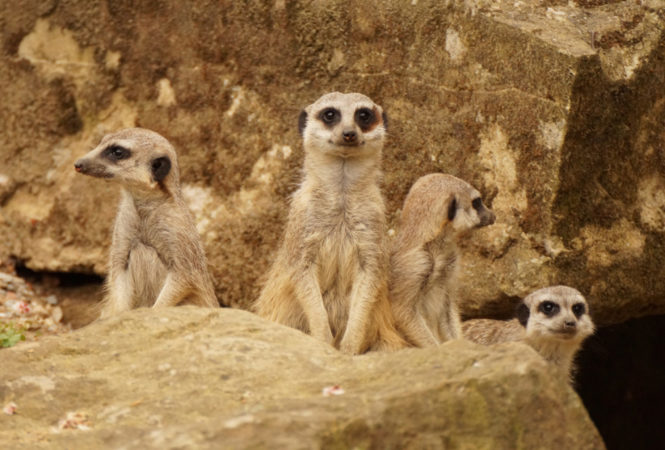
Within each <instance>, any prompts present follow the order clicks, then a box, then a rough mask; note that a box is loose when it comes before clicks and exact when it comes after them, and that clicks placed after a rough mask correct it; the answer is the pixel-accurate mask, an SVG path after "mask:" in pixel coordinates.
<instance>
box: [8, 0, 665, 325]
mask: <svg viewBox="0 0 665 450" xmlns="http://www.w3.org/2000/svg"><path fill="white" fill-rule="evenodd" d="M638 3H640V4H638ZM516 5H517V6H516ZM664 28H665V4H664V2H662V1H658V0H648V1H642V2H633V1H625V2H617V1H584V2H582V1H579V2H572V3H571V2H566V1H549V2H542V1H538V2H536V1H522V2H513V1H509V2H500V1H481V0H479V1H470V0H469V1H445V2H444V1H439V0H431V1H414V2H404V1H401V0H394V1H387V2H384V1H382V2H378V1H376V2H371V1H368V2H356V3H354V4H352V5H349V4H348V2H345V1H341V0H340V1H324V2H307V1H290V0H289V1H284V0H277V1H275V2H259V1H255V2H242V4H241V3H239V2H233V1H226V2H224V1H222V2H220V1H207V2H196V4H194V5H192V4H185V3H183V2H178V1H170V0H162V1H146V2H141V4H140V5H139V6H136V5H134V4H133V3H132V2H121V1H113V2H95V3H90V2H86V1H76V0H75V1H70V2H58V1H50V2H45V1H42V0H39V1H36V0H35V1H29V0H22V1H20V2H18V3H17V2H3V3H2V5H0V39H1V44H2V45H1V47H0V52H2V58H0V91H1V93H2V98H3V101H2V103H1V104H0V123H2V124H3V127H2V130H1V132H0V205H1V209H0V255H1V256H2V257H3V258H7V257H9V256H13V257H16V258H18V259H19V260H21V261H23V262H24V263H25V265H26V266H27V267H29V268H31V269H33V270H38V271H43V270H46V271H59V272H62V271H65V272H67V271H74V272H82V273H92V272H94V273H97V274H103V273H104V272H105V261H106V253H107V250H108V245H109V243H110V228H111V224H112V220H113V217H114V215H115V207H116V202H117V192H116V190H115V188H114V187H113V186H112V185H111V184H106V183H104V182H101V181H100V180H94V179H91V178H88V177H83V176H80V175H76V174H75V172H74V170H73V167H72V165H73V162H74V161H75V160H76V159H77V158H78V157H80V156H81V155H83V154H84V153H86V152H87V151H88V150H89V149H91V148H92V147H94V146H95V145H96V144H97V143H98V141H99V140H100V138H101V137H102V136H103V135H104V134H105V133H107V132H111V131H114V130H116V129H118V128H121V127H128V126H142V127H146V128H151V129H154V130H156V131H158V132H160V133H162V134H163V135H165V136H166V137H167V138H169V139H170V140H171V141H172V142H173V144H174V145H175V147H176V148H177V150H178V151H179V154H180V165H181V167H182V169H183V174H182V175H183V180H184V185H185V193H186V195H187V198H188V200H189V202H190V205H191V208H192V210H193V211H194V212H195V214H196V218H197V221H198V227H199V231H200V233H201V235H202V237H203V240H204V244H205V246H206V250H207V253H208V257H209V263H210V269H211V271H212V273H213V277H214V280H215V285H216V290H217V294H218V296H219V298H220V301H221V302H222V303H223V304H225V305H233V306H239V307H243V308H246V307H248V306H249V305H250V303H251V302H252V301H253V299H254V298H256V296H257V294H258V291H259V289H260V286H261V279H260V277H261V275H262V274H263V273H264V272H265V271H266V269H267V267H268V266H269V264H270V262H271V261H272V257H273V255H274V252H275V250H276V248H277V245H278V241H279V238H280V236H281V233H282V229H283V225H284V221H285V218H286V213H287V210H288V208H287V204H288V195H289V194H290V193H291V192H292V191H293V190H294V189H295V188H296V186H297V183H298V181H299V178H300V166H301V163H302V149H301V143H300V139H299V137H298V134H297V130H296V118H297V116H298V112H299V111H300V109H301V108H302V107H304V106H306V105H307V104H309V103H311V102H312V101H313V100H315V99H316V98H318V97H319V96H320V95H321V94H322V93H325V92H328V91H333V90H340V91H357V92H362V93H365V94H367V95H369V96H370V97H372V98H373V99H374V100H375V101H377V102H378V103H380V104H382V105H383V107H384V109H385V110H386V111H387V113H388V115H389V117H390V130H389V131H390V136H389V139H388V142H387V145H386V150H385V160H384V169H385V182H384V193H385V196H386V200H387V204H388V211H389V219H390V221H391V224H392V226H394V227H397V226H398V218H399V208H400V206H401V203H402V201H403V199H404V197H405V195H406V193H407V191H408V189H409V187H410V185H411V184H412V183H413V182H414V181H415V180H416V179H417V178H418V177H419V176H422V175H424V174H426V173H429V172H434V171H443V172H448V173H452V174H454V175H456V176H459V177H461V178H464V179H466V180H468V181H469V182H470V183H471V184H473V185H474V186H475V187H477V188H478V189H479V190H480V191H481V192H483V194H484V197H485V198H486V203H488V204H489V205H490V206H491V207H492V208H493V210H494V211H495V212H496V213H497V223H496V224H495V225H493V226H492V227H489V228H486V229H483V230H480V231H479V232H477V233H475V234H474V238H473V239H472V240H470V241H469V242H467V244H466V255H465V264H466V270H465V273H464V289H463V296H464V304H463V305H462V309H463V313H464V314H465V315H466V316H491V315H493V316H502V315H507V314H509V313H511V312H512V310H513V306H514V302H515V300H516V299H517V298H518V297H523V296H524V295H526V294H527V293H528V292H530V291H532V290H534V289H536V288H539V287H542V286H544V285H548V284H552V283H566V284H570V285H572V286H575V287H577V288H578V289H580V291H582V292H583V293H584V294H585V295H587V296H588V298H589V301H590V303H591V305H592V308H593V310H594V318H595V320H596V322H597V323H599V324H601V325H602V324H607V323H613V322H619V321H622V320H625V319H627V318H630V317H638V316H642V315H647V314H656V313H663V312H665V295H664V294H665V269H664V267H665V261H664V260H663V259H664V255H665V252H664V250H665V194H663V188H664V187H665V177H664V176H663V175H662V173H663V169H664V168H665V147H664V145H665V125H664V124H663V120H662V118H663V117H664V116H665V29H664Z"/></svg>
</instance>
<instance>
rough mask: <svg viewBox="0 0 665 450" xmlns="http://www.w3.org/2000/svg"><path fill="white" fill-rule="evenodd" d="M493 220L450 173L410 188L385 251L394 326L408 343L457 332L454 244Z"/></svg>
mask: <svg viewBox="0 0 665 450" xmlns="http://www.w3.org/2000/svg"><path fill="white" fill-rule="evenodd" d="M494 219H495V217H494V213H493V212H492V211H490V210H489V209H487V208H486V207H485V205H484V204H483V201H482V199H481V198H480V193H479V192H478V191H477V190H475V189H474V188H473V187H472V186H471V185H469V184H468V183H467V182H465V181H463V180H460V179H459V178H456V177H454V176H452V175H446V174H442V173H434V174H429V175H425V176H423V177H421V178H419V179H418V180H417V181H416V182H415V183H414V185H413V186H412V187H411V189H410V191H409V193H408V195H407V196H406V199H405V200H404V207H403V209H402V215H401V226H400V229H399V232H398V234H397V236H396V238H395V240H394V242H393V245H392V250H391V253H390V301H391V303H392V307H393V314H394V316H395V322H396V325H397V329H398V330H399V331H400V332H401V333H403V334H404V336H405V337H406V339H407V340H408V341H409V342H410V343H411V344H412V345H415V346H418V347H428V346H434V345H438V344H441V343H442V342H445V341H447V340H449V339H457V338H460V337H461V321H460V315H459V311H458V305H457V284H458V276H457V271H458V259H459V255H458V249H457V243H458V240H459V238H460V237H461V236H462V235H463V234H465V233H467V232H469V231H470V230H473V229H475V228H480V227H484V226H486V225H490V224H492V223H494Z"/></svg>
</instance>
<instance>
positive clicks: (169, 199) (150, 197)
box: [74, 128, 219, 317]
mask: <svg viewBox="0 0 665 450" xmlns="http://www.w3.org/2000/svg"><path fill="white" fill-rule="evenodd" d="M74 167H75V169H76V171H77V172H79V173H83V174H85V175H90V176H93V177H97V178H104V179H108V180H111V181H113V182H116V183H118V184H119V185H120V186H121V187H122V199H121V200H120V205H119V208H118V213H117V215H116V219H115V226H114V228H113V241H112V243H111V251H110V257H109V274H108V277H107V279H106V288H107V294H106V298H105V300H104V304H103V308H102V314H101V315H102V317H106V316H110V315H113V314H116V313H119V312H121V311H125V310H128V309H132V308H136V307H140V306H151V305H153V306H154V307H162V306H174V305H177V304H178V303H181V302H187V303H192V304H195V305H199V306H209V307H218V306H219V303H218V302H217V298H216V297H215V293H214V290H213V287H212V282H211V279H210V275H209V273H208V266H207V263H206V257H205V253H204V251H203V246H202V245H201V241H200V239H199V235H198V232H197V231H196V227H195V226H194V220H193V218H192V216H191V213H190V212H189V209H188V208H187V205H186V204H185V200H184V199H183V196H182V193H181V191H180V178H179V177H180V175H179V169H178V160H177V157H176V152H175V150H174V148H173V147H172V146H171V144H170V143H169V141H167V140H166V139H165V138H164V137H162V136H160V135H159V134H157V133H155V132H153V131H150V130H145V129H141V128H128V129H124V130H121V131H118V132H116V133H112V134H109V135H106V136H104V138H102V141H101V143H100V144H99V145H98V146H97V147H96V148H94V149H93V150H92V151H90V152H89V153H88V154H87V155H85V156H84V157H83V158H81V159H79V160H78V161H76V163H75V164H74Z"/></svg>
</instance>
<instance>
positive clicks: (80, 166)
mask: <svg viewBox="0 0 665 450" xmlns="http://www.w3.org/2000/svg"><path fill="white" fill-rule="evenodd" d="M74 169H75V170H76V171H77V172H80V171H81V170H83V164H82V163H81V161H76V162H75V163H74Z"/></svg>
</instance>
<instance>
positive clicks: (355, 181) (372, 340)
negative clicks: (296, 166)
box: [255, 92, 406, 354]
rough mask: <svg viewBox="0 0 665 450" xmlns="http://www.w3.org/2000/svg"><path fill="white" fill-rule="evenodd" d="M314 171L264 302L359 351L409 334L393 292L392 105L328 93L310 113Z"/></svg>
mask: <svg viewBox="0 0 665 450" xmlns="http://www.w3.org/2000/svg"><path fill="white" fill-rule="evenodd" d="M299 129H300V133H301V135H302V136H303V141H304V150H305V162H304V178H303V181H302V184H301V185H300V188H299V189H298V190H297V191H296V192H295V193H294V195H293V198H292V201H291V208H290V211H289V217H288V223H287V226H286V232H285V235H284V240H283V243H282V246H281V248H280V249H279V251H278V254H277V257H276V260H275V262H274V264H273V266H272V268H271V269H270V271H269V273H268V279H267V282H266V284H265V286H264V288H263V290H262V292H261V295H260V297H259V299H258V301H257V302H256V305H255V310H256V312H257V313H258V314H259V315H261V316H263V317H265V318H268V319H271V320H273V321H275V322H278V323H282V324H284V325H288V326H291V327H294V328H297V329H300V330H302V331H304V332H306V333H309V334H311V335H312V336H314V337H316V338H318V339H320V340H322V341H324V342H328V343H330V344H331V345H334V346H336V347H338V348H339V349H340V350H342V351H343V352H345V353H350V354H358V353H362V352H364V351H366V350H369V349H395V348H399V347H402V346H404V345H405V344H406V343H405V342H404V341H403V340H402V339H401V337H400V336H399V334H397V332H396V330H395V329H394V324H393V321H392V313H391V310H390V304H389V303H388V299H387V262H388V261H387V253H386V232H387V230H386V228H387V227H386V219H385V206H384V203H383V198H382V196H381V192H380V189H379V180H380V178H381V168H380V165H381V157H382V150H383V142H384V138H385V134H386V116H385V114H384V113H383V110H382V108H381V107H380V106H379V105H377V104H375V103H374V102H373V101H372V100H371V99H370V98H368V97H366V96H364V95H362V94H342V93H338V92H334V93H330V94H326V95H324V96H322V97H321V98H319V99H318V100H317V101H316V102H314V103H313V104H311V105H309V106H308V107H307V108H305V110H304V111H303V112H302V113H301V115H300V118H299Z"/></svg>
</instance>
